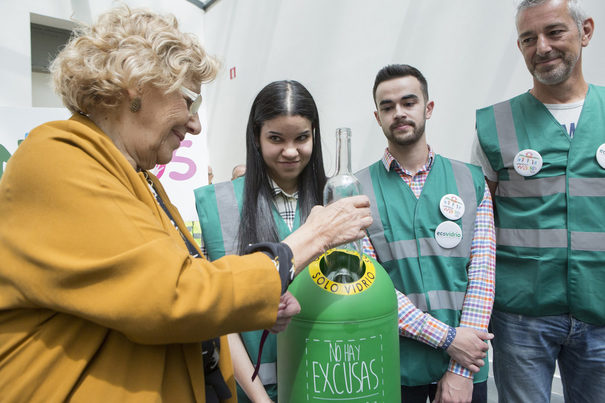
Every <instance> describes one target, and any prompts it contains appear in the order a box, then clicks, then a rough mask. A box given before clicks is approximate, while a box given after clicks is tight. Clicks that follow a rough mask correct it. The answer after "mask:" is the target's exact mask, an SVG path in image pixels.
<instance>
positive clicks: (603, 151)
mask: <svg viewBox="0 0 605 403" xmlns="http://www.w3.org/2000/svg"><path fill="white" fill-rule="evenodd" d="M597 162H598V163H599V165H600V166H601V168H603V169H605V144H601V145H600V146H599V148H597Z"/></svg>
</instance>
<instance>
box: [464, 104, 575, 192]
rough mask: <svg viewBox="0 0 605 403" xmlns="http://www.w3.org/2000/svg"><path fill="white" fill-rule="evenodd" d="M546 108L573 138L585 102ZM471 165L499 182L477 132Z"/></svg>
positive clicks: (547, 105) (491, 179)
mask: <svg viewBox="0 0 605 403" xmlns="http://www.w3.org/2000/svg"><path fill="white" fill-rule="evenodd" d="M544 106H546V108H547V109H548V111H549V112H550V113H551V114H552V115H553V116H554V118H555V119H557V122H559V123H560V124H561V126H563V129H564V130H565V132H566V133H567V134H568V135H569V137H572V138H573V136H574V133H575V131H576V126H577V125H578V119H579V118H580V113H582V107H583V106H584V100H581V101H579V102H574V103H570V104H544ZM471 164H475V165H479V166H480V167H481V168H483V175H485V177H486V178H487V179H488V180H489V181H492V182H497V181H498V173H497V172H496V171H494V170H493V169H492V166H491V165H490V163H489V160H488V159H487V156H486V155H485V152H483V149H482V148H481V146H480V144H479V139H478V137H477V131H476V130H475V138H474V139H473V147H472V150H471Z"/></svg>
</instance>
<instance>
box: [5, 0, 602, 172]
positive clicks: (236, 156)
mask: <svg viewBox="0 0 605 403" xmlns="http://www.w3.org/2000/svg"><path fill="white" fill-rule="evenodd" d="M513 1H514V0H497V1H485V0H449V1H443V0H423V1H413V0H372V1H368V0H329V1H326V0H287V1H286V0H259V1H250V0H219V1H217V2H216V3H215V4H214V5H213V6H212V7H210V9H209V10H208V12H207V13H206V14H205V15H204V13H203V12H202V11H201V10H200V9H198V8H197V7H195V6H193V5H192V4H190V3H189V2H187V1H185V0H171V1H168V0H147V1H144V0H128V1H125V3H126V4H129V5H131V6H146V7H149V8H152V9H155V10H157V11H162V12H163V11H169V12H172V13H174V14H175V15H176V16H177V18H178V19H179V21H180V23H181V28H182V29H183V30H185V31H188V32H193V33H196V34H197V35H199V36H200V37H201V39H202V43H204V44H205V46H206V47H207V49H208V50H209V51H210V52H211V53H213V54H215V55H217V56H218V57H219V58H220V59H221V60H222V61H223V65H224V67H223V70H222V72H221V74H220V75H219V77H218V78H217V80H216V81H215V82H213V83H211V84H209V85H207V86H205V88H204V89H203V91H204V95H205V97H204V107H205V108H207V124H206V125H205V127H204V129H203V133H205V134H206V135H207V136H208V150H209V160H210V163H211V165H212V166H213V168H214V173H215V179H216V180H218V181H220V180H227V179H229V177H230V174H231V169H232V167H233V166H234V165H236V164H237V163H240V162H244V160H245V141H244V135H245V126H246V122H247V119H248V113H249V109H250V105H251V103H252V100H253V98H254V96H255V95H256V94H257V93H258V91H259V90H260V89H261V88H262V87H263V86H264V85H266V84H267V83H269V82H271V81H274V80H280V79H295V80H298V81H300V82H302V83H303V84H304V85H305V86H307V88H308V89H309V90H310V91H311V93H312V94H313V96H314V97H315V99H316V101H317V103H318V107H319V110H320V117H321V122H322V125H321V128H322V132H323V144H324V150H325V152H324V155H325V162H326V168H327V171H328V172H331V171H332V169H333V168H332V167H333V164H334V131H335V129H336V128H337V127H341V126H348V127H351V128H352V129H353V168H354V169H359V168H361V167H363V166H365V165H367V164H369V163H371V162H373V161H375V160H377V159H378V158H379V157H380V156H381V155H382V151H383V149H384V146H385V144H386V142H385V140H384V135H383V134H382V132H381V131H380V129H379V127H378V126H377V125H376V123H375V121H374V117H373V114H372V112H373V111H374V105H373V102H372V94H371V90H372V85H373V81H374V77H375V74H376V72H377V71H378V70H379V69H380V68H381V67H383V66H384V65H386V64H389V63H408V64H411V65H414V66H416V67H418V68H419V69H420V70H421V71H422V72H423V73H424V74H425V76H426V77H427V80H428V82H429V93H430V97H431V98H432V99H433V100H434V101H435V104H436V106H435V111H434V113H433V117H432V119H431V120H430V121H429V122H428V124H427V136H428V141H429V143H430V144H431V145H433V146H434V148H435V149H436V150H437V151H438V152H440V153H441V154H444V155H446V156H449V157H453V158H457V159H461V160H468V158H469V148H470V145H471V142H472V134H473V131H474V111H475V109H477V108H479V107H483V106H486V105H489V104H491V103H494V102H497V101H499V100H503V99H506V98H508V97H511V96H513V95H516V94H518V93H520V92H522V91H526V90H527V89H529V88H530V87H531V78H530V76H529V73H527V70H526V68H525V65H524V63H523V60H522V58H521V55H520V54H519V51H518V50H517V48H516V44H515V38H516V32H515V28H514V21H513V19H514V17H513V14H514V5H513ZM115 4H116V3H115V2H113V1H111V0H48V1H37V0H21V1H2V2H1V3H0V12H1V13H2V14H1V15H2V17H3V24H2V25H1V26H0V60H2V63H1V64H0V88H2V91H0V106H16V107H30V106H32V90H31V88H32V76H31V72H30V38H29V36H30V31H29V22H30V12H31V13H35V14H40V15H43V16H47V17H49V18H56V19H61V20H69V19H70V18H74V19H76V20H81V21H84V22H90V21H92V19H93V18H94V17H95V16H96V15H97V14H99V13H100V12H101V11H104V10H106V9H108V8H109V7H111V6H112V5H115ZM584 4H585V8H586V9H587V10H588V11H589V12H590V13H591V14H592V16H593V17H594V19H595V23H596V30H595V31H596V32H595V36H594V38H593V40H592V42H591V44H590V45H589V47H588V48H586V49H584V71H585V75H586V77H587V79H588V80H589V81H591V82H594V83H600V84H605V69H603V68H602V67H601V66H603V65H605V52H602V51H601V50H602V49H604V47H605V33H601V27H602V26H603V27H605V3H604V2H602V1H600V0H584ZM601 24H602V25H601ZM233 66H235V67H236V71H237V77H236V78H235V79H234V80H230V79H229V68H230V67H233Z"/></svg>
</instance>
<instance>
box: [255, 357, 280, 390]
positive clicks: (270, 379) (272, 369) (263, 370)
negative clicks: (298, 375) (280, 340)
mask: <svg viewBox="0 0 605 403" xmlns="http://www.w3.org/2000/svg"><path fill="white" fill-rule="evenodd" d="M258 377H259V378H260V380H261V381H262V383H263V385H273V384H275V383H277V363H275V362H266V363H264V364H261V365H260V369H259V370H258Z"/></svg>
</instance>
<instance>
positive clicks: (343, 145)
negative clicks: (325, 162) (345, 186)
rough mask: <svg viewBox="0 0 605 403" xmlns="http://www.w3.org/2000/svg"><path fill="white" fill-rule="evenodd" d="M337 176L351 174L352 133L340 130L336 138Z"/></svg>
mask: <svg viewBox="0 0 605 403" xmlns="http://www.w3.org/2000/svg"><path fill="white" fill-rule="evenodd" d="M336 150H337V158H336V175H346V174H349V175H350V174H351V132H350V131H349V130H343V129H338V133H337V137H336Z"/></svg>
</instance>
